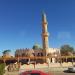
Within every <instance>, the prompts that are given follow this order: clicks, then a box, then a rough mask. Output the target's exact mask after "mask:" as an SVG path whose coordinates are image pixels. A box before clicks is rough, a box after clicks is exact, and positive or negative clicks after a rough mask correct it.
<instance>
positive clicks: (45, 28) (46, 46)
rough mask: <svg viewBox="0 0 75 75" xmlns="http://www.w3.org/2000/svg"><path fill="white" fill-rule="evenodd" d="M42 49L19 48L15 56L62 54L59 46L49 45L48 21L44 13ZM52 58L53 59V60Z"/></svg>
mask: <svg viewBox="0 0 75 75" xmlns="http://www.w3.org/2000/svg"><path fill="white" fill-rule="evenodd" d="M41 36H42V49H40V50H34V49H27V48H26V49H17V50H16V52H15V56H16V57H18V56H27V55H28V54H29V53H30V54H29V55H31V56H30V57H32V56H48V55H49V54H51V56H57V55H58V54H60V49H58V48H50V47H49V40H48V38H49V33H48V22H47V19H46V14H45V13H43V14H42V34H41ZM51 60H52V61H51ZM51 60H50V61H51V62H53V63H54V62H55V61H56V60H55V58H52V59H51Z"/></svg>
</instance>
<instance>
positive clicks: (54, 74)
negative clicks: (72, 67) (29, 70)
mask: <svg viewBox="0 0 75 75" xmlns="http://www.w3.org/2000/svg"><path fill="white" fill-rule="evenodd" d="M52 74H53V75H75V73H64V72H52Z"/></svg>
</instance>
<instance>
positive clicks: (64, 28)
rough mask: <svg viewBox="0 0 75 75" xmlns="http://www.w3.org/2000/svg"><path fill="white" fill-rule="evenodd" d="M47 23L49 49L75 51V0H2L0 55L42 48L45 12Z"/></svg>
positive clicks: (0, 10)
mask: <svg viewBox="0 0 75 75" xmlns="http://www.w3.org/2000/svg"><path fill="white" fill-rule="evenodd" d="M43 11H44V12H45V13H46V15H47V20H48V32H49V34H50V36H49V46H50V47H53V48H60V46H61V45H63V44H70V45H71V46H73V47H74V48H75V0H0V55H2V53H1V52H3V50H5V49H11V50H12V54H14V52H15V49H17V48H32V46H33V45H34V44H35V43H38V44H40V45H41V46H42V39H41V32H42V30H41V29H42V12H43Z"/></svg>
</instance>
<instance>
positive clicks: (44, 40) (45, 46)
mask: <svg viewBox="0 0 75 75" xmlns="http://www.w3.org/2000/svg"><path fill="white" fill-rule="evenodd" d="M47 24H48V23H47V19H46V14H45V13H43V15H42V43H43V53H44V56H47V54H48V48H49V45H48V36H49V33H48V30H47Z"/></svg>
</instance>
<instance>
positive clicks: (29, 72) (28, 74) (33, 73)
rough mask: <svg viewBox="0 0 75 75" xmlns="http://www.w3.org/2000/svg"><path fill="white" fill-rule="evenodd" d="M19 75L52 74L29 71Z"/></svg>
mask: <svg viewBox="0 0 75 75" xmlns="http://www.w3.org/2000/svg"><path fill="white" fill-rule="evenodd" d="M20 75H52V74H47V73H45V72H42V71H39V70H30V71H25V72H22V73H21V74H20Z"/></svg>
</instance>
